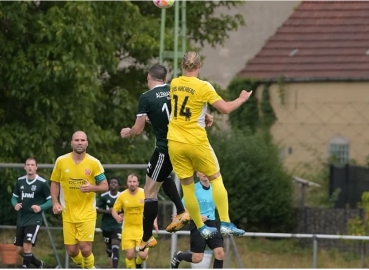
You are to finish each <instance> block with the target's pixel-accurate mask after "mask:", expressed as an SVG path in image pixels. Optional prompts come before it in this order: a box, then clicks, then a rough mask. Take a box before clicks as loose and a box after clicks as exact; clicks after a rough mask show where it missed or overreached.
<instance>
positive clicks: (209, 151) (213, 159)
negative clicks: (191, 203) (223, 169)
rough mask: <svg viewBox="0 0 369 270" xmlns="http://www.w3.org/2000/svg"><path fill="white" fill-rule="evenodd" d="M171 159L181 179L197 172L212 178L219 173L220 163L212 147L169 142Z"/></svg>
mask: <svg viewBox="0 0 369 270" xmlns="http://www.w3.org/2000/svg"><path fill="white" fill-rule="evenodd" d="M168 148H169V157H170V161H171V162H172V165H173V169H174V172H175V173H176V174H177V175H178V177H179V179H183V178H188V177H191V176H193V175H194V172H195V171H198V172H201V173H203V174H205V175H206V176H210V175H213V174H216V173H217V172H219V163H218V159H217V156H216V155H215V153H214V150H213V148H212V147H211V145H210V144H209V143H208V144H202V145H192V144H185V143H180V142H176V141H168Z"/></svg>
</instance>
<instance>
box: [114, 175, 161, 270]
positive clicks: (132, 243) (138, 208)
mask: <svg viewBox="0 0 369 270" xmlns="http://www.w3.org/2000/svg"><path fill="white" fill-rule="evenodd" d="M139 184H140V183H139V181H138V177H137V175H136V174H130V175H128V177H127V187H128V189H126V190H125V191H123V192H121V193H120V194H119V196H118V198H117V200H116V201H115V203H114V206H113V209H112V212H111V214H112V216H113V217H114V218H115V219H116V221H117V222H118V223H122V222H123V228H122V249H123V250H124V251H125V253H126V267H127V268H142V263H143V262H144V261H145V260H146V259H147V256H148V252H149V249H148V248H147V249H145V250H144V251H139V252H138V256H137V258H136V260H135V247H136V246H137V245H138V244H139V243H140V242H141V238H142V235H143V227H142V219H143V211H144V203H145V192H144V190H143V188H140V187H139ZM122 211H123V213H124V214H123V217H122V215H119V213H120V212H122ZM153 225H154V228H155V229H156V231H158V225H157V222H156V219H155V221H154V224H153Z"/></svg>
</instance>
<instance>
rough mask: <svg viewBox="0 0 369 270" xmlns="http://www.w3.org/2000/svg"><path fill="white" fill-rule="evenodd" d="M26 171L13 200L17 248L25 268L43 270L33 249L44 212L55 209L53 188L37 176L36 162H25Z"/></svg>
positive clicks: (18, 182) (16, 188)
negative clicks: (15, 212)
mask: <svg viewBox="0 0 369 270" xmlns="http://www.w3.org/2000/svg"><path fill="white" fill-rule="evenodd" d="M24 169H25V170H26V173H27V174H26V175H25V176H22V177H20V178H18V180H17V182H16V184H15V187H14V191H13V196H12V199H11V203H12V205H13V206H14V209H15V210H16V211H18V218H17V231H16V236H15V239H14V245H16V246H17V252H18V254H19V255H21V256H22V257H23V264H22V267H23V268H30V265H31V264H33V265H34V266H36V267H37V268H43V266H44V263H43V261H40V260H38V259H37V258H36V257H35V256H34V255H33V254H32V247H33V246H34V245H35V244H36V238H37V233H38V231H39V229H40V226H41V224H42V211H44V210H46V209H49V208H51V206H52V202H51V196H50V187H49V185H48V183H47V181H46V180H45V179H43V178H42V177H40V176H39V175H37V174H36V171H37V162H36V160H35V159H34V158H28V159H27V160H26V162H25V165H24Z"/></svg>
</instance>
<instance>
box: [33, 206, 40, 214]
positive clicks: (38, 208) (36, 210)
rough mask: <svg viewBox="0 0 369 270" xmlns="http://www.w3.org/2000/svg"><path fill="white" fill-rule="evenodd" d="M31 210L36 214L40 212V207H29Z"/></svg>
mask: <svg viewBox="0 0 369 270" xmlns="http://www.w3.org/2000/svg"><path fill="white" fill-rule="evenodd" d="M31 209H32V210H33V212H35V213H38V212H40V211H41V206H39V205H32V206H31Z"/></svg>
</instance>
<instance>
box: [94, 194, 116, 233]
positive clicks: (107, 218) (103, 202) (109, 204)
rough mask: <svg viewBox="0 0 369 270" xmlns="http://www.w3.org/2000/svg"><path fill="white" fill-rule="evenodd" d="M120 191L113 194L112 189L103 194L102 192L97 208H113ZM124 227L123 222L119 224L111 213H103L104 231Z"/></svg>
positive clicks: (102, 224)
mask: <svg viewBox="0 0 369 270" xmlns="http://www.w3.org/2000/svg"><path fill="white" fill-rule="evenodd" d="M119 193H120V192H118V193H117V195H114V196H113V195H111V194H110V191H108V192H105V193H103V194H101V196H100V198H99V200H98V201H97V205H96V206H97V208H99V209H105V210H109V209H113V206H114V203H115V201H116V199H117V198H118V196H119ZM121 229H122V224H119V223H118V222H117V221H116V220H115V219H114V218H113V216H112V215H111V214H105V213H104V214H102V219H101V230H102V231H108V232H113V231H115V230H121Z"/></svg>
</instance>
